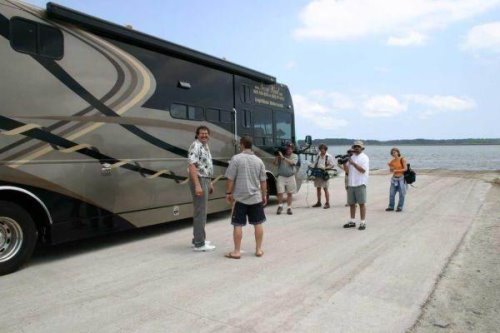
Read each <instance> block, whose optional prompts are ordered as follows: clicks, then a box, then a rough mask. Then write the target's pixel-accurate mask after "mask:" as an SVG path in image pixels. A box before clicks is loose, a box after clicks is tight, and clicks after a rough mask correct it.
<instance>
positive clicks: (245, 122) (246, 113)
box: [241, 110, 252, 128]
mask: <svg viewBox="0 0 500 333" xmlns="http://www.w3.org/2000/svg"><path fill="white" fill-rule="evenodd" d="M251 115H252V113H251V112H250V110H243V117H241V123H242V126H243V127H244V128H250V127H252V116H251Z"/></svg>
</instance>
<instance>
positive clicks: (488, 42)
mask: <svg viewBox="0 0 500 333" xmlns="http://www.w3.org/2000/svg"><path fill="white" fill-rule="evenodd" d="M462 47H463V48H464V49H465V50H470V51H492V52H494V53H500V22H491V23H486V24H482V25H478V26H475V27H473V28H472V29H471V30H469V32H468V33H467V36H466V37H465V41H464V43H463V44H462Z"/></svg>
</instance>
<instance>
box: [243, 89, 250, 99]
mask: <svg viewBox="0 0 500 333" xmlns="http://www.w3.org/2000/svg"><path fill="white" fill-rule="evenodd" d="M243 101H244V102H245V103H250V102H251V97H250V87H249V86H243Z"/></svg>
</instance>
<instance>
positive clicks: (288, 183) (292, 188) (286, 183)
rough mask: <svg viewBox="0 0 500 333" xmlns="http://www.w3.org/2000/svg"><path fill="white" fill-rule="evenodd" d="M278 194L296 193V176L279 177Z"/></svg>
mask: <svg viewBox="0 0 500 333" xmlns="http://www.w3.org/2000/svg"><path fill="white" fill-rule="evenodd" d="M277 187H278V188H277V190H278V193H285V192H286V193H295V192H296V191H297V183H296V182H295V176H290V177H283V176H278V186H277Z"/></svg>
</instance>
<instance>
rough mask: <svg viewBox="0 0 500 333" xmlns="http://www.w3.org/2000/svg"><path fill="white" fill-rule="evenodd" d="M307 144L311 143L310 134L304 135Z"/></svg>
mask: <svg viewBox="0 0 500 333" xmlns="http://www.w3.org/2000/svg"><path fill="white" fill-rule="evenodd" d="M304 141H305V143H306V144H307V145H309V146H310V145H312V142H313V140H312V137H311V136H310V135H306V139H305V140H304Z"/></svg>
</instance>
